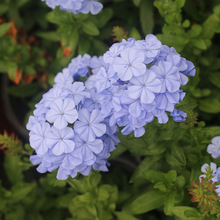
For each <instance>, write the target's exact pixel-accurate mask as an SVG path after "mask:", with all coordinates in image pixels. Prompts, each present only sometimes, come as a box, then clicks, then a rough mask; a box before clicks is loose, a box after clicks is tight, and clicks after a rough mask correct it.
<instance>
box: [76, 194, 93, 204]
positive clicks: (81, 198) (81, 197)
mask: <svg viewBox="0 0 220 220" xmlns="http://www.w3.org/2000/svg"><path fill="white" fill-rule="evenodd" d="M77 197H78V199H79V201H81V202H86V203H91V202H92V201H93V199H94V195H93V194H92V193H91V192H86V193H85V194H83V195H79V196H77Z"/></svg>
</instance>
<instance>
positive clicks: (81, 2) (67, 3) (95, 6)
mask: <svg viewBox="0 0 220 220" xmlns="http://www.w3.org/2000/svg"><path fill="white" fill-rule="evenodd" d="M42 1H46V4H47V5H48V6H49V7H51V8H53V9H54V8H55V7H56V6H59V7H60V9H61V10H65V11H68V12H72V13H74V14H78V13H83V14H88V13H89V12H91V13H92V14H93V15H95V14H98V13H99V12H100V11H101V10H102V8H103V5H102V4H101V3H100V2H97V0H42Z"/></svg>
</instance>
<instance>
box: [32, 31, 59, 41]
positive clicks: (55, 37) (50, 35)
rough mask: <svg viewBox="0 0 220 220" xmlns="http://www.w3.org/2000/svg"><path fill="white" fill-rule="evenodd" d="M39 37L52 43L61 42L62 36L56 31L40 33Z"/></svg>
mask: <svg viewBox="0 0 220 220" xmlns="http://www.w3.org/2000/svg"><path fill="white" fill-rule="evenodd" d="M36 35H37V36H38V37H42V38H44V39H46V40H50V41H60V36H59V35H58V33H57V32H55V31H50V32H38V33H37V34H36Z"/></svg>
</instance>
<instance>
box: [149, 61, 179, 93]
mask: <svg viewBox="0 0 220 220" xmlns="http://www.w3.org/2000/svg"><path fill="white" fill-rule="evenodd" d="M150 70H151V71H153V72H154V73H156V75H157V78H158V79H160V80H161V86H162V87H161V91H160V92H161V93H163V92H166V91H168V92H176V91H177V90H179V88H180V75H179V70H178V68H177V67H175V66H173V64H172V63H171V62H167V61H159V63H158V64H157V65H154V66H152V67H151V68H150Z"/></svg>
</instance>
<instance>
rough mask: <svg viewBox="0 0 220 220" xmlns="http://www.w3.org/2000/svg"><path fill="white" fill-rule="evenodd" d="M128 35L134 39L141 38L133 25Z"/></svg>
mask: <svg viewBox="0 0 220 220" xmlns="http://www.w3.org/2000/svg"><path fill="white" fill-rule="evenodd" d="M129 36H130V37H132V38H134V39H136V40H141V39H142V38H141V35H140V33H139V32H138V30H137V29H136V28H135V27H133V28H132V29H131V31H130V34H129Z"/></svg>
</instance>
